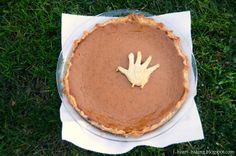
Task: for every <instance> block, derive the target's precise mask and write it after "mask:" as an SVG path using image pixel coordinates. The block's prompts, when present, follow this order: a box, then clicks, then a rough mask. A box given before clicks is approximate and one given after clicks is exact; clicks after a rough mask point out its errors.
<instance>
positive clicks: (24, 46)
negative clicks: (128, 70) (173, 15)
mask: <svg viewBox="0 0 236 156" xmlns="http://www.w3.org/2000/svg"><path fill="white" fill-rule="evenodd" d="M123 8H131V9H139V10H144V11H147V12H150V13H153V14H162V13H167V12H175V11H184V10H190V11H191V14H192V37H193V47H194V53H195V57H196V60H197V65H198V72H199V83H198V95H197V97H196V101H197V107H198V109H199V113H200V117H201V120H202V124H203V129H204V134H205V140H202V141H193V142H189V143H183V144H178V145H171V146H168V147H166V148H163V149H157V148H152V147H144V146H142V147H137V148H135V149H133V150H132V151H130V152H128V153H127V154H126V155H164V154H167V155H174V154H175V153H176V151H185V150H188V151H191V150H192V151H203V150H225V151H229V150H232V151H235V150H236V146H235V145H236V70H235V69H236V51H235V50H236V29H235V28H236V27H235V25H236V2H235V1H233V0H227V1H226V0H224V1H216V0H212V1H210V0H191V1H187V0H184V1H181V0H168V1H164V0H159V1H148V0H142V1H141V0H136V1H134V0H127V1H123V0H121V1H109V0H104V1H101V0H84V1H76V0H71V1H66V0H51V1H47V0H38V2H34V1H31V0H19V1H16V0H15V1H14V0H12V1H4V0H1V1H0V14H1V18H0V21H1V25H0V39H1V40H0V88H1V89H0V155H33V154H35V155H88V154H90V155H99V154H98V153H94V152H89V151H86V150H83V149H81V148H78V147H76V146H74V145H72V144H70V143H67V142H65V141H62V140H61V122H60V118H59V107H60V98H59V96H58V93H57V89H56V80H55V69H56V63H57V57H58V55H59V52H60V48H61V47H60V30H61V23H60V20H61V13H63V12H65V13H71V14H84V15H96V14H99V13H101V12H104V11H109V10H115V9H123ZM107 148H109V147H107ZM235 152H236V151H235Z"/></svg>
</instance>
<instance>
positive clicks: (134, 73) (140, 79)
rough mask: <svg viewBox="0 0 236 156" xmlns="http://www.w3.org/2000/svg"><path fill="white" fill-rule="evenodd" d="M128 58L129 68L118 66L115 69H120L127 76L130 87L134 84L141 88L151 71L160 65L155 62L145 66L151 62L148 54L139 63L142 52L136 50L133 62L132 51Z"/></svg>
mask: <svg viewBox="0 0 236 156" xmlns="http://www.w3.org/2000/svg"><path fill="white" fill-rule="evenodd" d="M128 58H129V69H128V70H127V69H124V68H122V67H120V66H118V68H117V71H120V72H121V73H122V74H124V75H125V76H126V77H127V78H128V80H129V81H130V83H131V84H132V87H134V86H135V85H136V86H141V88H143V87H144V85H145V84H146V83H147V82H148V79H149V77H150V75H151V73H152V72H154V71H155V70H156V69H157V68H159V67H160V65H159V64H156V65H154V66H152V67H150V68H147V67H148V65H149V63H150V62H151V59H152V57H151V56H149V57H148V58H147V60H146V61H145V62H144V63H143V64H141V60H142V54H141V52H140V51H138V54H137V59H136V62H135V63H134V54H133V53H130V54H129V56H128Z"/></svg>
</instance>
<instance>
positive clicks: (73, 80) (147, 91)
mask: <svg viewBox="0 0 236 156" xmlns="http://www.w3.org/2000/svg"><path fill="white" fill-rule="evenodd" d="M180 44H181V40H180V38H179V37H177V36H176V35H175V34H174V33H173V32H172V31H170V30H168V29H167V28H166V26H165V25H164V24H162V23H157V22H156V21H154V20H153V19H151V18H146V17H144V16H143V15H137V14H130V15H128V16H126V17H119V18H116V19H111V20H108V21H106V22H105V23H102V24H97V25H96V26H95V27H94V28H93V30H92V31H90V32H85V33H84V35H83V36H82V37H81V38H80V39H78V40H76V41H75V42H74V45H73V49H72V54H71V57H70V59H69V60H68V65H67V70H66V74H65V77H64V80H63V84H64V93H65V95H66V96H67V98H68V100H69V102H70V104H71V105H72V106H73V107H74V108H75V109H76V110H77V111H78V113H79V114H80V115H81V116H82V117H83V118H85V119H86V120H87V121H88V122H90V123H91V124H92V125H94V126H96V127H97V128H100V129H101V130H103V131H107V132H111V133H113V134H119V135H123V136H141V135H143V134H144V133H147V132H150V131H152V130H155V129H157V128H158V127H160V126H162V125H163V124H165V123H166V122H167V121H168V120H170V119H171V118H172V117H173V116H174V115H175V114H176V113H177V111H178V110H179V109H180V108H181V106H182V105H183V104H184V102H185V100H186V97H187V95H188V88H189V81H188V74H189V73H188V68H189V65H188V59H187V57H186V56H185V55H184V53H183V51H182V49H181V45H180Z"/></svg>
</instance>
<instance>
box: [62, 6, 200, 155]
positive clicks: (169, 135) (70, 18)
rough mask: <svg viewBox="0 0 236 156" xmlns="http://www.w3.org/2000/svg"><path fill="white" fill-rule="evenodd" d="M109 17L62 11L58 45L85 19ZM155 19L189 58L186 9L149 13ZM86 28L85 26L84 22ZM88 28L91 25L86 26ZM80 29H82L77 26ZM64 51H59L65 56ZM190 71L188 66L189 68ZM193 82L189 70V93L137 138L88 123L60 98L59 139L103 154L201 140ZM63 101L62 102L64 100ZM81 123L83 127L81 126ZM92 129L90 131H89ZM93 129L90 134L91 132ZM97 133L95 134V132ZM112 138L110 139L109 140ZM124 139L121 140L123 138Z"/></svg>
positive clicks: (188, 19) (188, 29)
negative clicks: (170, 115)
mask: <svg viewBox="0 0 236 156" xmlns="http://www.w3.org/2000/svg"><path fill="white" fill-rule="evenodd" d="M110 18H112V17H97V16H82V15H71V14H62V30H61V41H62V42H61V44H62V49H63V47H64V46H65V42H66V40H67V39H68V38H69V37H70V35H71V33H72V32H73V31H74V30H75V28H77V27H78V25H81V24H83V23H85V24H84V27H86V23H87V21H91V20H96V21H97V20H99V19H101V20H102V21H104V19H105V20H106V19H110ZM152 18H154V19H155V20H156V21H158V22H162V23H164V24H165V25H166V26H167V27H168V28H169V29H171V30H173V31H174V33H175V34H176V35H177V36H179V37H180V38H181V41H183V42H182V43H181V44H182V48H183V50H184V52H185V54H186V55H187V57H188V58H189V60H190V63H191V55H192V38H191V16H190V12H189V11H185V12H178V13H169V14H164V15H159V16H153V17H152ZM87 27H89V25H88V23H87ZM90 27H91V25H90ZM81 31H84V30H82V29H81ZM67 53H68V51H63V54H64V55H67ZM191 72H192V69H191ZM196 85H197V84H196V82H195V81H194V76H193V73H191V75H190V94H189V97H188V99H187V100H186V102H185V104H184V106H183V107H182V108H181V110H180V111H179V112H178V113H177V114H176V115H175V117H173V118H172V119H171V120H170V121H169V122H168V123H167V124H165V125H164V126H163V127H161V128H159V129H157V130H155V131H154V132H152V133H150V134H147V135H144V136H143V137H140V138H128V139H127V140H125V138H119V137H117V136H112V135H111V134H107V133H104V132H100V130H98V129H95V128H93V127H92V126H91V127H90V126H88V123H86V121H84V120H83V119H82V118H81V117H80V116H79V115H78V113H76V111H74V110H73V108H72V107H71V106H70V104H69V103H67V101H66V100H63V101H64V103H62V104H61V108H60V117H61V121H62V139H63V140H66V141H69V142H71V143H73V144H75V145H77V146H79V147H81V148H84V149H87V150H91V151H96V152H100V153H107V154H121V153H125V152H128V151H130V150H131V149H133V148H134V147H136V146H139V145H148V146H153V147H158V148H162V147H166V146H168V145H171V144H176V143H182V142H188V141H194V140H200V139H204V135H203V130H202V125H201V121H200V118H199V114H198V111H197V107H196V103H195V101H194V96H195V95H196V93H197V91H196ZM65 101H66V102H65ZM83 125H85V127H84V126H83ZM91 132H92V133H91ZM93 132H94V133H93ZM97 134H99V135H97ZM113 138H114V139H113ZM124 140H125V141H124Z"/></svg>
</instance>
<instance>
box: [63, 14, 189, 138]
mask: <svg viewBox="0 0 236 156" xmlns="http://www.w3.org/2000/svg"><path fill="white" fill-rule="evenodd" d="M126 22H136V23H140V24H143V25H148V26H152V27H156V28H158V29H160V30H161V31H164V32H165V33H166V34H167V36H168V37H169V38H170V39H172V40H173V42H174V45H175V47H176V49H177V52H178V55H179V56H181V57H182V58H183V64H184V68H183V72H182V73H183V78H184V82H183V86H184V94H183V96H182V97H181V99H180V100H179V101H178V102H177V103H176V105H175V109H174V111H172V112H170V113H169V114H168V115H167V116H166V117H165V118H164V119H162V120H161V121H160V122H159V123H156V124H154V125H152V126H144V127H143V128H142V129H141V128H140V129H141V130H140V129H139V130H132V131H129V132H126V131H125V130H123V129H115V128H111V127H106V126H104V125H102V124H101V123H97V122H95V121H91V120H89V117H88V116H87V115H86V114H85V113H84V112H83V111H82V110H81V109H79V108H78V107H77V102H76V100H75V98H74V96H72V95H71V94H70V88H69V81H68V77H69V70H70V67H71V63H68V66H67V71H66V75H65V77H64V79H63V84H64V94H65V95H66V96H67V98H68V100H69V102H70V104H71V105H72V106H73V107H74V108H75V109H76V110H77V111H78V112H79V114H80V115H81V116H82V117H83V118H85V119H86V120H87V121H88V122H89V123H91V124H92V125H94V126H96V127H98V128H100V129H102V130H104V131H107V132H110V133H113V134H119V135H123V136H125V137H127V136H134V137H138V136H141V135H143V134H144V133H147V132H150V131H152V130H154V129H156V128H158V127H160V126H162V125H163V124H164V123H166V122H167V121H168V120H170V119H171V118H172V117H173V116H174V114H175V113H176V112H177V111H178V110H179V108H180V107H181V106H182V105H183V103H184V102H185V100H186V98H187V95H188V92H189V80H188V75H189V74H188V71H189V65H188V59H187V57H186V56H185V54H184V53H183V51H182V49H181V45H180V38H179V37H177V36H175V35H174V33H173V32H172V31H171V30H168V29H167V28H166V26H165V25H164V24H162V23H157V22H156V21H154V20H153V19H150V18H145V17H144V16H143V15H137V14H130V15H128V16H126V17H120V18H117V19H111V20H108V21H107V22H105V23H102V24H97V25H96V26H95V27H94V28H93V30H92V31H91V32H84V35H83V36H82V37H81V38H80V39H78V40H76V41H75V42H74V47H73V53H72V55H71V58H72V57H73V55H74V51H75V49H76V48H77V47H78V46H79V44H80V43H81V42H82V41H83V40H84V39H85V38H86V37H87V36H88V35H89V34H90V33H92V32H93V31H95V30H96V29H98V28H99V27H103V26H105V25H107V24H109V23H126ZM71 58H70V59H71ZM70 59H69V60H70Z"/></svg>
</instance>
